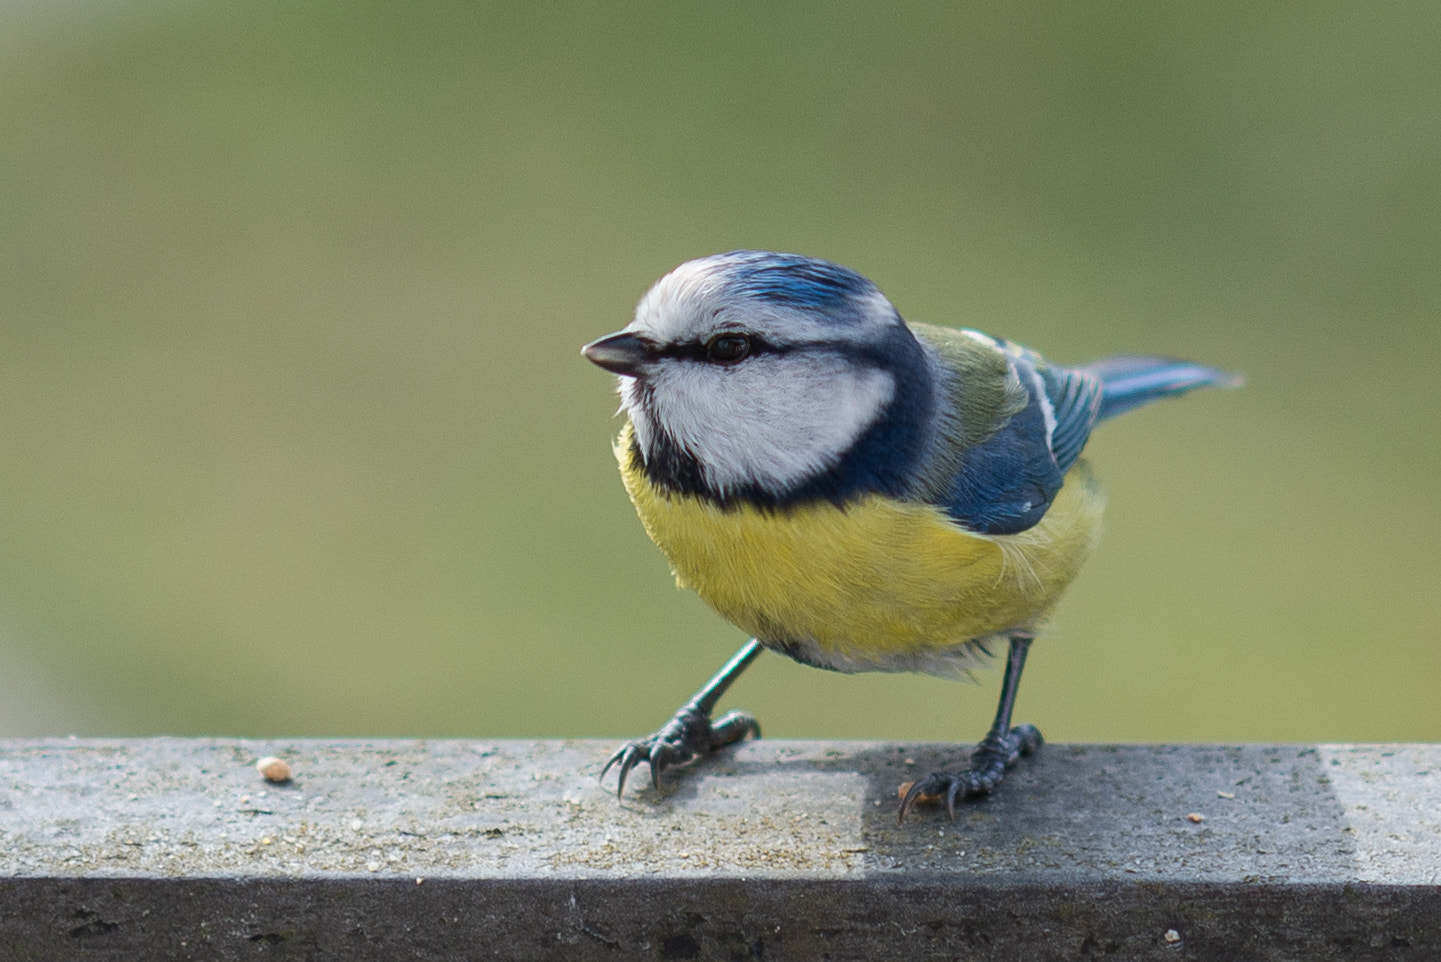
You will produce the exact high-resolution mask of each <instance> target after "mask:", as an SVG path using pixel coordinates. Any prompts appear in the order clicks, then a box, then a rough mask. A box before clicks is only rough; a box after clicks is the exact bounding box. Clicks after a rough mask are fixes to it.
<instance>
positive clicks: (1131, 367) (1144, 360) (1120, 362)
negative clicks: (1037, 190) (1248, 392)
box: [1081, 355, 1241, 421]
mask: <svg viewBox="0 0 1441 962" xmlns="http://www.w3.org/2000/svg"><path fill="white" fill-rule="evenodd" d="M1081 370H1083V371H1085V372H1087V373H1089V374H1094V375H1096V376H1097V377H1099V378H1100V379H1101V384H1102V391H1101V408H1100V411H1099V413H1098V414H1097V416H1096V420H1097V421H1104V420H1106V419H1107V418H1113V417H1115V416H1116V415H1118V414H1124V413H1125V412H1127V411H1129V410H1131V409H1132V408H1138V407H1141V406H1142V405H1144V404H1150V403H1151V402H1152V401H1157V400H1160V399H1161V398H1163V397H1173V396H1174V395H1177V394H1185V393H1186V392H1187V391H1191V390H1194V389H1196V388H1198V387H1236V386H1237V385H1239V384H1240V383H1241V378H1240V377H1238V376H1237V375H1235V374H1230V373H1228V372H1226V371H1218V370H1217V369H1215V368H1213V367H1206V366H1204V365H1201V364H1193V363H1191V362H1190V361H1178V360H1176V359H1175V358H1171V357H1146V356H1141V355H1126V356H1123V357H1108V358H1106V359H1104V360H1101V361H1093V362H1092V363H1090V364H1086V365H1083V366H1082V367H1081Z"/></svg>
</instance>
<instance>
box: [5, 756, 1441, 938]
mask: <svg viewBox="0 0 1441 962" xmlns="http://www.w3.org/2000/svg"><path fill="white" fill-rule="evenodd" d="M612 747H613V743H612V742H609V741H606V742H600V741H500V742H461V741H428V742H419V741H371V742H355V741H343V742H342V741H315V740H291V741H285V740H281V741H265V742H259V741H240V740H224V739H163V738H162V739H135V740H107V741H102V740H73V739H72V740H30V739H27V740H9V741H4V740H0V959H3V960H5V962H11V960H16V962H22V960H40V959H46V960H49V959H66V960H70V959H102V958H104V959H110V958H114V959H130V958H134V959H139V958H144V959H207V960H208V959H257V958H260V959H290V958H294V959H302V958H303V959H344V960H368V959H394V958H422V959H470V958H490V957H494V958H511V959H532V958H563V959H592V958H595V959H600V958H604V959H624V958H657V959H711V958H716V959H790V958H831V959H849V958H855V959H882V958H888V957H899V956H902V955H904V956H905V957H906V958H908V959H929V958H946V959H951V958H963V959H964V958H977V959H981V958H985V959H990V958H1008V959H1027V960H1031V959H1052V958H1055V959H1075V958H1089V957H1093V956H1096V957H1100V956H1107V955H1109V956H1111V957H1114V958H1164V959H1218V960H1221V959H1224V960H1243V959H1273V958H1274V959H1296V958H1305V959H1348V960H1353V959H1372V958H1374V959H1388V960H1393V959H1417V960H1421V959H1435V958H1441V746H1436V745H1393V746H1355V745H1315V746H1307V745H1277V746H1199V745H1187V746H1157V745H1047V746H1045V747H1044V748H1043V749H1042V750H1041V753H1040V754H1039V755H1038V756H1037V757H1036V758H1034V759H1030V760H1027V761H1025V762H1023V763H1022V764H1021V765H1020V766H1018V767H1017V768H1016V769H1014V770H1013V773H1012V775H1011V777H1010V778H1009V779H1008V781H1007V782H1006V784H1005V785H1004V786H1003V787H1002V789H1001V791H1000V792H999V793H998V794H997V795H996V796H995V797H993V798H990V799H986V800H983V801H980V802H978V803H973V804H970V805H967V806H966V807H965V808H964V809H963V810H962V811H961V812H959V813H958V815H957V818H956V821H955V823H954V824H953V823H951V822H949V821H947V820H946V818H945V815H944V813H943V812H939V811H937V810H936V809H934V808H932V809H922V810H921V811H920V812H919V815H918V816H913V817H912V819H911V820H910V821H909V822H908V823H907V824H906V825H904V826H898V825H897V824H896V817H895V808H896V786H897V785H898V784H899V783H900V782H902V781H906V780H909V779H912V778H914V777H916V776H917V775H919V774H924V773H925V772H927V771H930V770H932V769H933V768H941V769H945V768H951V767H954V763H955V761H956V760H957V759H956V750H955V748H954V747H951V746H937V745H924V746H914V745H913V746H901V745H890V744H880V743H871V742H783V741H773V740H765V741H760V742H754V743H748V744H746V745H743V746H740V747H739V749H738V750H736V751H733V752H730V753H727V754H725V755H723V756H721V757H719V758H715V759H708V760H706V761H704V762H702V763H700V764H698V765H695V766H693V767H692V769H691V770H690V771H686V772H683V773H681V774H680V775H679V776H678V777H677V776H673V777H672V778H671V779H669V780H668V781H667V787H668V791H666V792H664V793H662V794H660V795H656V794H654V793H652V792H650V791H649V790H646V791H643V792H640V793H639V794H637V795H634V796H632V795H629V794H628V795H627V798H626V800H625V801H624V802H621V803H617V801H616V800H615V797H614V795H613V794H610V793H608V792H607V791H605V790H603V789H601V788H600V787H599V786H598V785H597V784H596V782H595V774H596V772H597V771H598V770H599V767H600V765H601V763H602V762H603V761H604V759H605V757H606V756H607V755H608V753H609V751H610V750H611V748H612ZM261 755H279V756H282V757H284V758H286V759H287V760H288V761H289V762H290V764H291V766H292V767H293V770H294V775H295V778H294V781H293V782H290V783H288V784H285V785H278V786H277V785H272V784H269V783H266V782H265V781H263V780H262V778H261V777H260V775H259V774H258V773H257V772H256V771H255V769H254V767H253V763H254V761H255V759H256V758H257V757H259V756H261ZM640 774H641V776H642V777H640V778H637V779H635V781H636V782H637V784H638V785H643V784H644V782H645V779H644V772H641V773H640ZM611 784H612V785H613V782H612V783H611ZM1192 815H1194V816H1200V820H1199V821H1197V820H1194V819H1191V818H1188V816H1192Z"/></svg>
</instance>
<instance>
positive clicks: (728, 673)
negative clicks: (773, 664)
mask: <svg viewBox="0 0 1441 962" xmlns="http://www.w3.org/2000/svg"><path fill="white" fill-rule="evenodd" d="M761 650H762V649H761V643H760V642H759V641H757V640H756V639H754V638H752V639H751V640H750V641H748V642H746V644H745V647H743V648H741V650H740V651H738V652H736V653H735V657H733V658H732V659H731V660H730V661H728V662H726V663H725V666H724V667H723V668H721V670H720V671H718V672H716V673H715V677H713V678H712V679H711V680H710V681H708V682H706V683H705V686H704V687H703V688H701V690H700V691H698V692H696V693H695V697H694V698H692V699H691V700H690V701H688V702H686V703H685V704H684V705H682V706H681V707H680V710H679V711H677V712H676V713H675V715H674V716H673V717H672V718H671V720H670V721H668V722H666V723H665V725H664V726H662V727H661V729H660V730H659V731H657V732H654V733H653V734H650V735H647V736H646V737H644V738H637V739H635V740H634V741H628V742H626V743H625V744H624V745H622V746H620V748H617V749H616V751H615V754H614V755H612V756H610V761H608V762H606V763H605V767H604V768H602V769H601V770H600V777H601V778H605V773H606V772H608V771H610V768H611V766H612V765H619V766H620V767H619V769H618V771H619V773H620V779H619V782H618V784H617V785H616V788H615V794H616V797H617V798H619V797H620V795H621V793H622V792H624V791H625V779H626V776H627V775H629V774H630V773H631V770H632V769H634V768H636V767H637V766H639V765H640V764H641V762H646V763H648V764H649V765H650V781H651V784H652V785H653V786H655V787H656V788H657V789H659V788H660V773H661V771H662V770H663V769H666V768H669V767H671V766H672V765H680V764H682V763H683V762H688V761H690V760H691V759H692V758H695V757H696V756H697V755H703V754H705V753H706V752H713V751H715V750H716V749H717V748H724V747H725V746H726V745H730V744H732V743H734V742H738V741H740V740H741V739H742V738H744V737H745V736H746V733H750V734H751V735H754V736H755V737H756V738H759V737H761V726H760V723H759V722H757V721H756V720H755V718H754V717H752V716H751V715H748V714H746V713H745V712H743V711H729V712H726V713H725V714H724V715H722V716H721V717H720V718H717V719H716V720H714V721H712V720H711V712H712V711H714V710H715V706H716V702H718V701H720V699H721V696H722V695H724V694H725V692H726V689H727V688H729V687H730V686H731V682H733V681H735V680H736V679H737V678H739V677H740V673H741V672H743V671H745V670H746V668H747V666H749V665H750V663H751V662H753V661H755V660H756V656H757V655H759V654H760V653H761Z"/></svg>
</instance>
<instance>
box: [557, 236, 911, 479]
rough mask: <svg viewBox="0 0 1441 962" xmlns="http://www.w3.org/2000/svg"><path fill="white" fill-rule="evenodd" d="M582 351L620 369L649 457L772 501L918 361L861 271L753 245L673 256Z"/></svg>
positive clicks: (869, 421)
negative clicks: (633, 304)
mask: <svg viewBox="0 0 1441 962" xmlns="http://www.w3.org/2000/svg"><path fill="white" fill-rule="evenodd" d="M582 353H584V355H585V356H586V357H587V358H588V359H589V360H591V361H593V362H594V363H595V364H598V365H599V366H601V367H603V368H605V369H606V370H608V371H612V372H614V373H615V374H618V375H620V381H621V385H620V393H621V398H622V406H623V408H624V409H625V411H626V413H627V414H629V416H630V419H631V422H632V424H633V425H634V430H635V438H636V442H637V444H638V446H639V449H640V452H641V456H642V457H643V458H645V459H646V462H647V464H648V465H650V464H653V463H654V462H656V461H659V460H662V459H681V460H683V461H684V462H685V470H687V471H689V472H690V473H691V474H692V475H694V476H696V478H697V480H698V482H699V483H700V484H701V486H702V487H703V488H704V489H706V490H707V491H708V492H709V493H711V494H714V495H716V496H718V497H721V498H726V497H730V496H732V495H734V494H737V493H744V492H748V491H749V492H759V493H760V494H761V495H763V496H766V497H771V498H780V497H783V496H784V495H785V494H786V493H788V492H790V491H794V490H796V489H798V488H801V487H803V486H804V485H805V484H806V483H807V482H808V481H810V480H811V479H813V478H815V477H816V476H818V475H820V474H822V473H824V472H826V471H828V470H830V469H831V468H833V467H835V466H836V464H837V463H839V461H840V460H841V458H842V457H843V456H844V455H845V454H846V452H847V451H849V450H850V449H851V448H852V446H854V445H855V443H856V442H857V440H858V439H859V438H861V436H862V435H864V434H865V433H866V432H867V431H868V430H869V429H870V428H871V427H872V426H873V425H875V424H876V423H877V422H879V421H880V420H881V419H882V418H883V417H884V416H885V414H886V412H887V409H888V408H889V407H890V405H891V404H892V401H893V400H894V398H895V396H896V393H897V389H898V380H899V379H902V378H905V377H906V375H907V374H910V373H913V372H914V369H915V368H916V366H917V365H924V363H925V361H924V357H923V355H922V352H921V348H920V347H919V345H918V344H917V343H916V340H915V338H914V336H913V335H912V334H911V332H910V330H909V329H908V328H907V327H906V325H905V323H904V322H903V321H902V320H901V317H900V315H899V314H897V312H896V309H895V308H894V307H892V306H891V303H890V301H888V300H886V298H885V297H884V296H883V295H882V294H881V292H880V290H879V289H877V288H876V286H875V285H874V284H872V283H871V282H870V281H868V280H866V279H865V278H864V277H862V276H861V275H859V274H857V273H855V272H854V271H851V270H848V269H846V268H844V267H840V266H837V265H835V264H831V263H828V262H826V261H820V260H814V259H812V258H808V257H801V256H798V255H794V254H775V253H768V252H762V251H732V252H730V253H727V254H716V255H713V256H711V257H703V258H700V259H699V260H693V261H689V262H687V263H685V264H682V265H681V266H679V267H677V268H676V269H675V270H673V271H671V272H670V273H669V274H667V275H666V276H665V277H663V278H661V279H660V280H659V281H658V282H656V284H655V286H654V287H652V288H651V289H650V291H649V292H648V293H647V294H646V295H645V297H644V298H642V299H641V302H640V305H639V306H638V307H637V308H636V313H635V319H634V320H633V321H631V323H630V324H628V325H627V326H626V327H625V328H624V329H623V330H621V331H619V332H618V333H615V334H612V335H610V336H608V337H603V338H601V339H600V340H598V341H595V342H593V343H591V344H587V345H586V346H585V347H584V348H583V349H582Z"/></svg>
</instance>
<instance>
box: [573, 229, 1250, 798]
mask: <svg viewBox="0 0 1441 962" xmlns="http://www.w3.org/2000/svg"><path fill="white" fill-rule="evenodd" d="M582 353H583V354H584V356H585V357H586V358H588V359H589V360H591V361H592V362H594V363H595V364H597V365H599V366H600V367H602V368H605V369H606V370H607V371H611V372H613V373H615V374H617V375H619V377H620V395H621V399H622V408H623V410H624V412H625V414H626V415H627V416H628V422H629V423H628V424H626V426H625V427H624V429H623V430H622V432H621V435H620V438H619V441H618V442H617V444H616V448H615V452H616V456H617V458H618V459H619V461H620V471H621V477H622V478H623V480H624V482H625V487H626V490H627V492H629V494H630V498H631V500H632V501H633V502H634V504H635V508H636V511H637V512H638V513H639V514H640V519H641V522H642V524H644V525H645V529H646V532H647V533H648V534H649V535H650V537H651V539H652V540H653V541H655V543H656V544H657V545H658V546H659V547H660V549H661V551H662V552H664V553H665V555H666V557H667V558H668V559H669V560H670V563H671V565H672V567H673V568H674V570H675V575H676V580H677V582H678V583H679V584H680V585H682V586H684V587H688V588H691V589H693V590H695V592H696V593H697V594H699V595H700V596H701V598H703V599H704V600H705V601H706V603H707V604H709V605H710V606H711V607H712V608H714V609H715V610H716V611H717V612H718V613H720V614H721V615H722V616H723V617H725V618H726V619H728V620H729V621H731V622H732V623H734V624H735V625H737V626H739V627H740V628H741V629H742V630H744V631H745V632H746V633H747V634H749V635H750V636H752V637H751V640H750V641H749V642H748V643H747V644H746V645H745V646H744V647H743V648H742V649H741V650H740V651H739V652H738V653H737V654H736V656H735V657H734V658H732V659H731V661H730V662H729V663H728V664H726V665H725V666H724V667H723V668H722V669H721V670H720V671H719V672H718V673H717V674H716V675H715V677H714V678H712V679H711V681H710V682H709V683H708V684H707V685H706V686H705V687H704V688H702V689H701V690H700V691H699V692H698V693H697V694H696V696H695V697H694V698H692V699H691V700H690V701H689V702H688V703H686V704H685V705H684V706H682V708H681V709H680V710H679V711H677V712H676V714H675V716H674V717H673V718H672V719H671V720H670V722H669V723H667V724H666V725H665V726H663V727H662V728H661V729H660V730H659V731H657V732H655V733H654V734H652V735H650V736H648V737H645V738H641V739H637V740H634V741H630V742H627V743H626V744H624V745H622V746H621V747H620V748H619V749H618V750H617V751H616V753H615V754H614V755H613V756H612V757H611V759H610V761H609V762H607V764H606V766H605V770H603V771H602V772H601V776H602V777H604V775H605V771H608V770H609V769H610V768H611V766H613V765H615V766H618V771H619V785H618V789H617V790H618V792H623V791H624V789H625V780H626V776H627V775H628V774H629V772H630V771H631V770H632V769H634V768H635V767H637V766H638V765H639V764H641V763H642V762H646V763H648V764H649V766H650V772H651V778H652V782H653V784H654V785H655V786H656V787H657V788H658V787H659V785H660V773H661V771H662V770H663V769H665V768H667V767H670V766H673V765H677V764H680V763H682V762H686V761H689V760H690V759H692V758H694V757H696V756H698V755H701V754H704V753H706V752H711V751H714V750H716V749H718V748H720V747H722V746H725V745H728V744H731V743H733V742H736V741H738V740H740V739H742V738H744V737H745V735H746V734H748V733H749V734H752V735H755V736H757V737H758V736H759V735H760V727H759V725H758V724H757V722H756V720H755V719H754V718H753V717H751V716H750V715H748V714H746V713H744V712H739V711H732V712H729V713H727V714H726V715H724V716H722V717H720V718H714V719H713V718H712V713H713V710H714V708H715V706H716V703H717V702H718V701H719V700H720V698H721V696H722V695H723V694H724V692H725V691H726V689H727V688H728V687H729V686H730V685H731V683H732V682H733V681H734V680H735V679H736V677H737V676H738V675H740V673H741V672H742V671H744V670H745V668H746V667H747V666H748V665H749V664H750V663H751V662H752V661H753V660H754V659H755V658H756V656H757V655H759V653H760V652H761V650H762V649H765V648H770V649H773V650H775V651H778V652H781V653H782V654H785V655H788V656H790V657H791V658H794V659H795V660H797V661H799V662H803V663H804V664H807V665H814V666H816V667H818V668H828V669H831V670H833V671H842V672H858V671H917V672H926V673H929V674H935V675H945V676H955V675H963V674H965V673H966V672H967V670H968V669H969V668H970V667H971V666H972V665H974V664H975V663H976V661H977V659H978V656H979V657H983V656H987V655H989V654H990V653H991V652H992V651H993V650H998V648H999V646H1000V643H1001V641H1002V640H1004V641H1005V642H1006V645H1007V646H1008V647H1007V651H1008V655H1007V659H1006V666H1005V672H1004V677H1003V681H1002V688H1001V698H1000V705H999V707H998V710H997V712H996V719H995V724H994V725H993V726H992V727H991V730H990V732H989V733H988V734H987V735H986V737H985V739H984V740H983V741H981V743H980V745H979V746H978V747H977V748H976V749H975V750H974V751H973V752H972V753H971V755H970V759H969V764H968V765H967V766H965V767H964V768H963V769H962V770H960V771H957V772H952V773H935V774H931V775H929V776H927V777H926V778H923V779H920V780H918V781H917V782H915V783H914V784H913V785H912V786H911V788H910V790H909V792H908V793H907V794H906V796H905V798H904V799H903V801H902V803H901V808H900V817H901V818H902V819H904V818H905V815H906V811H907V810H908V809H909V808H910V807H911V805H912V803H913V802H914V801H915V800H916V799H917V798H921V797H940V798H943V799H944V800H945V803H946V807H947V810H948V811H949V812H950V813H951V814H952V816H953V817H954V812H955V803H956V801H957V799H961V798H966V797H969V796H973V795H979V794H983V793H987V792H990V791H991V790H992V789H994V788H995V787H996V786H997V785H998V784H1000V782H1001V780H1002V779H1003V778H1004V776H1005V773H1006V770H1007V768H1009V767H1010V766H1011V765H1012V764H1014V763H1015V761H1016V760H1017V759H1018V758H1019V757H1021V756H1023V755H1027V754H1029V753H1030V752H1032V751H1034V750H1035V748H1036V747H1037V746H1038V745H1039V744H1040V743H1041V736H1040V733H1039V732H1038V731H1037V730H1036V729H1035V727H1034V726H1031V725H1017V726H1015V727H1012V725H1011V711H1012V706H1013V705H1014V703H1015V699H1016V691H1017V688H1018V686H1019V683H1020V678H1021V671H1022V668H1023V667H1024V665H1025V660H1026V655H1027V652H1028V651H1029V648H1030V645H1031V642H1032V640H1033V639H1034V637H1035V634H1036V632H1037V630H1038V629H1039V628H1040V627H1041V625H1042V624H1043V622H1044V621H1045V619H1046V616H1047V615H1048V614H1049V613H1050V612H1051V610H1052V609H1053V608H1054V607H1055V605H1056V601H1057V599H1058V598H1059V597H1060V595H1061V593H1062V591H1064V590H1065V588H1066V586H1067V585H1069V584H1070V583H1071V581H1072V579H1074V578H1075V577H1076V574H1077V572H1078V571H1079V570H1080V567H1081V565H1082V563H1083V562H1084V561H1085V560H1086V557H1087V556H1088V555H1089V554H1090V553H1091V549H1092V548H1093V547H1094V545H1095V543H1096V538H1097V535H1098V533H1099V531H1100V524H1101V509H1102V506H1103V498H1102V495H1101V491H1100V489H1099V488H1098V486H1097V484H1096V482H1095V481H1094V479H1093V478H1092V476H1091V472H1090V470H1089V468H1088V467H1087V465H1086V462H1085V461H1084V460H1082V459H1081V457H1080V455H1081V450H1082V448H1084V447H1085V444H1086V439H1087V438H1088V437H1089V436H1090V433H1091V428H1092V427H1093V426H1094V425H1096V424H1097V423H1098V422H1100V421H1104V420H1106V419H1107V418H1110V417H1113V416H1115V415H1117V414H1120V413H1122V412H1125V411H1129V410H1131V409H1132V408H1135V407H1139V406H1141V405H1143V404H1147V403H1149V402H1151V401H1154V400H1156V399H1157V398H1162V397H1169V396H1172V395H1177V394H1182V393H1185V392H1187V391H1190V390H1192V389H1193V388H1198V387H1204V386H1207V385H1229V384H1234V383H1236V379H1235V378H1234V377H1233V376H1232V375H1229V374H1226V373H1224V372H1222V371H1218V370H1214V369H1212V368H1209V367H1203V366H1201V365H1198V364H1191V363H1188V362H1185V361H1177V360H1173V359H1171V358H1165V357H1139V356H1126V357H1115V358H1109V359H1106V360H1102V361H1096V362H1094V363H1092V364H1085V365H1082V366H1079V367H1061V366H1059V365H1055V364H1051V363H1048V362H1047V361H1046V360H1045V359H1044V358H1042V357H1041V356H1040V355H1039V354H1037V353H1036V352H1034V351H1032V350H1030V349H1029V348H1026V347H1022V346H1021V345H1019V344H1015V343H1012V342H1010V341H1006V340H1003V339H1001V338H997V337H992V336H990V335H988V334H983V333H981V332H980V331H974V330H956V329H952V328H945V327H933V326H931V325H929V324H919V323H909V324H908V323H907V322H906V321H905V320H903V319H902V318H901V315H900V314H899V313H898V312H897V311H896V309H895V308H894V307H893V306H892V305H891V303H890V301H889V300H887V299H886V298H885V296H884V295H882V294H881V292H880V290H879V289H878V288H877V287H876V286H875V285H874V284H872V283H871V282H870V281H869V280H867V279H866V278H864V277H862V276H861V275H860V274H857V273H855V272H854V271H851V270H848V269H847V268H844V267H841V266H839V265H836V264H831V263H828V262H826V261H821V260H815V259H812V258H809V257H801V256H798V255H794V254H777V253H769V252H762V251H732V252H730V253H726V254H717V255H714V256H711V257H703V258H700V259H699V260H693V261H689V262H688V263H685V264H682V265H681V266H680V267H677V268H676V269H675V270H673V271H672V272H671V273H669V274H667V275H666V276H665V277H663V278H661V280H660V281H658V282H657V283H656V284H655V286H653V287H652V288H651V289H650V291H649V292H648V293H647V294H646V295H645V297H644V298H643V299H642V300H641V302H640V305H639V306H638V308H637V309H636V313H635V319H634V320H633V321H632V322H631V323H630V324H629V325H627V326H626V327H625V328H624V329H623V330H621V331H620V332H618V333H616V334H612V335H610V336H608V337H603V338H601V339H600V340H598V341H595V342H593V343H591V344H588V345H586V346H585V347H584V348H583V349H582Z"/></svg>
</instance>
